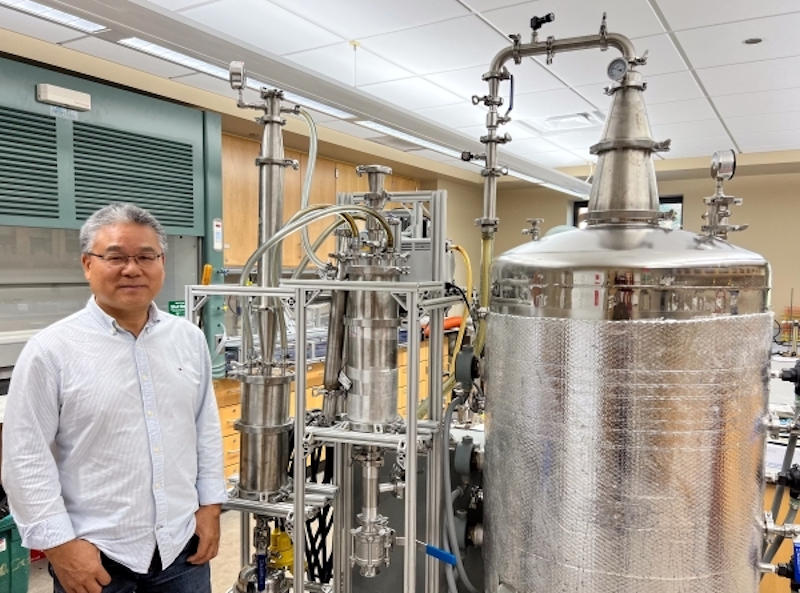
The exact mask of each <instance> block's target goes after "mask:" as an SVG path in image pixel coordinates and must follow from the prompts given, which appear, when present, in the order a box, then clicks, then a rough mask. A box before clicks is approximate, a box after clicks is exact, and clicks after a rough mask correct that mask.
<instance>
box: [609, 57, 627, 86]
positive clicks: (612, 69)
mask: <svg viewBox="0 0 800 593" xmlns="http://www.w3.org/2000/svg"><path fill="white" fill-rule="evenodd" d="M627 73H628V62H627V60H625V58H617V59H615V60H612V61H611V63H610V64H609V65H608V77H609V78H610V79H611V80H614V81H616V82H620V81H621V80H622V79H623V78H625V75H626V74H627Z"/></svg>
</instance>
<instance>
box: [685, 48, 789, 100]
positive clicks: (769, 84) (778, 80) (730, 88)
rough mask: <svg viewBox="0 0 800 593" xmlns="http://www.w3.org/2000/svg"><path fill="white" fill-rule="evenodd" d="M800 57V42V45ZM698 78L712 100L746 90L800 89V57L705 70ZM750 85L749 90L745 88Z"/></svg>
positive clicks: (700, 71) (699, 73) (698, 72)
mask: <svg viewBox="0 0 800 593" xmlns="http://www.w3.org/2000/svg"><path fill="white" fill-rule="evenodd" d="M797 51H798V53H800V42H798V49H797ZM697 74H698V75H699V76H700V80H701V81H702V82H703V85H704V86H705V87H706V90H707V91H708V93H709V95H711V96H712V97H715V96H719V95H735V94H737V93H741V92H742V91H743V90H747V91H770V90H776V89H788V88H794V87H800V56H795V57H791V58H781V59H777V60H770V61H767V62H749V63H747V64H735V65H731V66H718V67H716V68H704V69H702V70H698V71H697ZM742 81H747V82H746V85H747V88H746V89H743V88H742Z"/></svg>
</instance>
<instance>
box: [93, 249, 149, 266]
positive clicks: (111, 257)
mask: <svg viewBox="0 0 800 593" xmlns="http://www.w3.org/2000/svg"><path fill="white" fill-rule="evenodd" d="M86 255H91V256H92V257H97V258H100V259H102V260H103V261H104V262H106V263H107V264H108V265H109V266H111V267H112V268H124V267H125V266H127V265H128V261H130V260H133V261H135V262H136V265H137V266H139V267H140V268H150V267H152V266H153V265H155V263H156V262H157V261H158V260H159V259H161V258H162V257H164V254H163V253H140V254H139V255H123V254H121V253H109V254H107V255H100V254H99V253H92V252H91V251H87V252H86Z"/></svg>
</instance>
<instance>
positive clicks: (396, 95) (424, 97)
mask: <svg viewBox="0 0 800 593" xmlns="http://www.w3.org/2000/svg"><path fill="white" fill-rule="evenodd" d="M361 90H362V91H365V92H367V93H369V94H370V95H374V96H376V97H378V98H380V99H383V100H384V101H388V102H389V103H392V104H394V105H395V106H396V107H400V108H402V109H407V110H410V111H417V110H419V109H425V108H426V107H438V106H440V105H452V104H455V103H461V102H463V99H462V98H461V97H459V96H457V95H454V94H453V93H451V92H450V91H446V90H444V89H443V88H441V87H438V86H436V85H435V84H433V83H432V82H428V81H427V80H425V79H423V78H419V77H416V78H406V79H403V80H393V81H391V82H380V83H377V84H370V85H366V86H362V87H361Z"/></svg>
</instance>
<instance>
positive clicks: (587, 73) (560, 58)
mask: <svg viewBox="0 0 800 593" xmlns="http://www.w3.org/2000/svg"><path fill="white" fill-rule="evenodd" d="M633 43H634V46H635V47H636V51H637V52H638V53H639V55H644V52H645V51H647V52H648V54H647V64H646V65H644V66H641V67H640V68H638V69H639V70H640V71H641V72H642V73H643V74H644V75H645V76H646V77H649V76H654V75H656V74H667V73H669V72H680V71H681V70H686V64H685V63H684V61H683V58H681V56H680V54H679V53H678V50H677V49H675V45H674V44H673V43H672V40H671V39H670V38H669V36H668V35H666V34H662V35H651V36H649V37H641V38H639V39H634V40H633ZM619 55H620V54H619V52H617V51H615V50H610V51H607V52H603V51H600V50H599V49H598V50H587V51H575V52H566V53H563V54H558V53H557V54H556V55H555V57H554V58H553V63H552V64H551V65H550V66H548V68H550V69H552V71H553V72H554V73H555V74H556V75H558V76H559V77H560V78H562V79H563V80H564V81H565V82H566V83H567V84H569V85H570V86H581V85H587V84H590V83H597V84H604V85H608V84H609V83H610V81H609V79H608V76H607V74H606V71H607V69H608V64H609V63H610V62H611V60H613V59H615V58H617V57H619ZM537 60H539V61H540V63H542V64H544V63H545V60H544V59H543V58H537Z"/></svg>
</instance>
